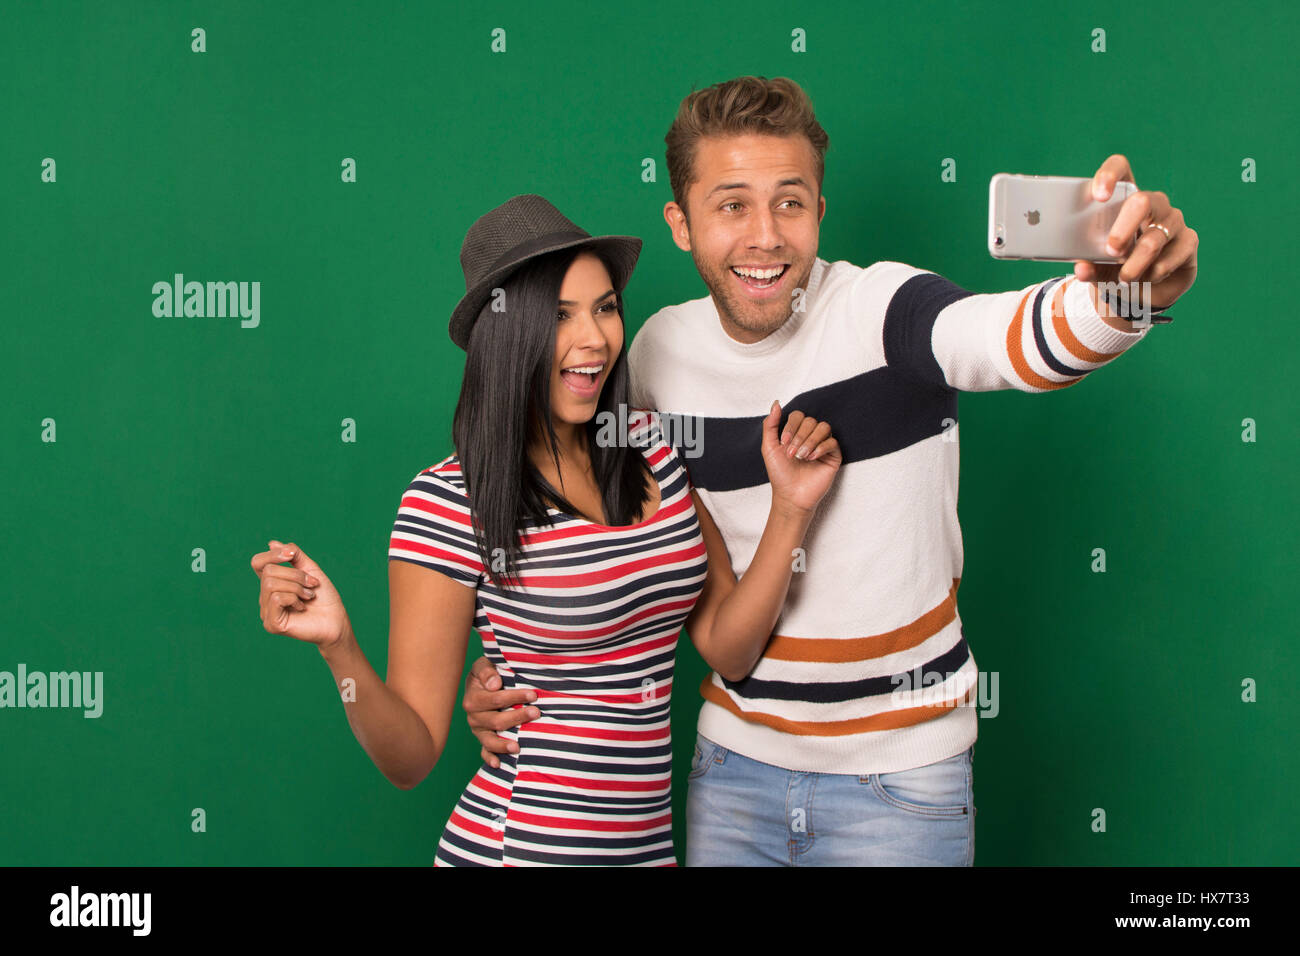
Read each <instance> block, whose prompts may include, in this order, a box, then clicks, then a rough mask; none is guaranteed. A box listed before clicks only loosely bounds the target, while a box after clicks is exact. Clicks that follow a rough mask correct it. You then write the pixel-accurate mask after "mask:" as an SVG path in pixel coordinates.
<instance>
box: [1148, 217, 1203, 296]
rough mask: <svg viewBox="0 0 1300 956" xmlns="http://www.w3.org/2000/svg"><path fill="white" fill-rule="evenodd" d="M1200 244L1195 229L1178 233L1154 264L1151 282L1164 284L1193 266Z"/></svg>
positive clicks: (1151, 270)
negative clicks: (1185, 268)
mask: <svg viewBox="0 0 1300 956" xmlns="http://www.w3.org/2000/svg"><path fill="white" fill-rule="evenodd" d="M1159 231H1160V230H1159V229H1157V230H1156V232H1159ZM1198 243H1199V237H1198V236H1197V235H1196V230H1195V229H1183V230H1180V231H1179V232H1178V233H1176V234H1175V235H1174V237H1173V239H1171V240H1170V241H1169V242H1168V243H1167V244H1166V245H1165V247H1164V249H1163V250H1161V252H1160V258H1158V259H1156V261H1155V262H1154V263H1152V265H1151V269H1150V273H1149V276H1150V280H1151V282H1152V283H1157V282H1162V281H1164V280H1165V279H1167V278H1169V277H1170V276H1171V275H1173V274H1174V273H1175V272H1177V271H1178V270H1179V269H1181V268H1183V267H1184V266H1187V265H1189V264H1191V263H1192V262H1193V257H1194V255H1195V254H1196V247H1197V245H1198Z"/></svg>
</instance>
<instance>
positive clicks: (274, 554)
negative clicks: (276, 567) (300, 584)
mask: <svg viewBox="0 0 1300 956" xmlns="http://www.w3.org/2000/svg"><path fill="white" fill-rule="evenodd" d="M268 545H269V546H270V549H271V550H269V551H263V552H262V553H261V554H259V555H255V556H254V558H253V560H254V562H257V559H258V558H261V559H262V560H261V562H260V565H261V566H260V567H259V565H258V564H257V563H254V565H253V570H254V571H256V572H257V574H258V576H259V577H260V576H261V574H262V570H263V569H264V568H265V567H266V566H267V565H270V564H275V563H277V562H280V561H292V560H294V559H295V558H296V557H298V556H299V554H300V553H301V552H299V550H298V549H297V548H296V547H295V546H294V545H291V544H290V545H286V544H284V543H283V542H280V541H277V540H276V539H274V538H272V539H271V540H270V541H269V542H268ZM304 557H305V555H304ZM308 563H310V564H311V566H312V567H313V568H315V567H317V565H315V564H314V563H311V562H310V561H309V562H308ZM303 573H304V574H306V575H307V580H306V583H307V584H308V585H309V586H311V587H319V586H320V581H319V580H318V579H317V578H316V577H315V576H314V575H313V574H311V573H310V571H304V572H303Z"/></svg>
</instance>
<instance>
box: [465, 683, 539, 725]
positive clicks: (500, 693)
mask: <svg viewBox="0 0 1300 956" xmlns="http://www.w3.org/2000/svg"><path fill="white" fill-rule="evenodd" d="M535 700H537V692H536V691H534V690H529V689H527V688H525V687H512V688H510V689H509V690H478V689H473V690H471V689H470V688H469V686H468V685H466V688H465V699H464V700H463V701H461V707H462V708H464V710H465V713H466V714H468V715H469V717H470V723H473V722H474V720H473V718H474V715H475V714H495V713H496V712H497V711H499V710H505V709H506V708H507V707H522V706H526V705H528V704H531V703H533V701H535Z"/></svg>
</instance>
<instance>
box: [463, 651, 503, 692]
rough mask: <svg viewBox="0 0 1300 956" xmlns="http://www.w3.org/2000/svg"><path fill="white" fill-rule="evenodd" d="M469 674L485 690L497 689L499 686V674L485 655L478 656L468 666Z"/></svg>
mask: <svg viewBox="0 0 1300 956" xmlns="http://www.w3.org/2000/svg"><path fill="white" fill-rule="evenodd" d="M469 673H470V676H471V677H473V678H474V679H475V680H476V681H478V683H479V684H480V685H481V686H482V687H484V688H486V689H487V690H499V689H500V687H501V675H500V674H498V673H497V669H496V668H495V667H494V666H493V665H492V662H491V661H490V660H488V659H487V657H480V658H479V659H478V660H476V661H475V662H474V663H473V664H471V665H470V668H469Z"/></svg>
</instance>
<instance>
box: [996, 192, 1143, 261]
mask: <svg viewBox="0 0 1300 956" xmlns="http://www.w3.org/2000/svg"><path fill="white" fill-rule="evenodd" d="M1136 191H1137V186H1135V185H1134V184H1133V183H1130V182H1120V183H1116V184H1115V191H1114V192H1113V193H1112V194H1111V197H1110V198H1109V199H1107V200H1106V201H1105V202H1098V201H1097V200H1096V199H1094V198H1093V197H1092V177H1091V176H1086V177H1081V176H1021V175H1015V174H1012V173H998V174H997V175H996V176H994V177H993V178H992V179H991V180H989V255H991V256H993V258H995V259H1037V260H1042V261H1045V262H1072V261H1074V260H1076V259H1083V260H1086V261H1088V262H1119V261H1120V260H1119V259H1116V258H1115V257H1114V256H1112V255H1109V254H1108V253H1107V252H1106V236H1107V235H1109V234H1110V229H1111V226H1113V225H1115V220H1116V219H1117V218H1118V217H1119V207H1120V206H1122V205H1123V204H1124V200H1125V199H1127V198H1128V197H1129V196H1131V195H1132V194H1133V193H1134V192H1136Z"/></svg>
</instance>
